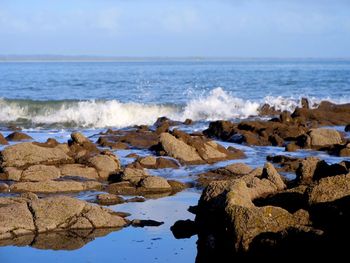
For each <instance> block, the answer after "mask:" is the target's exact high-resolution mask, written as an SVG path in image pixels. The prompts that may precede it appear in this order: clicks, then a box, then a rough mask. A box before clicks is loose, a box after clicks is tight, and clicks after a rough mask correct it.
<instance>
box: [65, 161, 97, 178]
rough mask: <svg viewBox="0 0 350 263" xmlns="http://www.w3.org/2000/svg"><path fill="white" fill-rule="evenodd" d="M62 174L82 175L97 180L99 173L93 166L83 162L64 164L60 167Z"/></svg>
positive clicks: (70, 175)
mask: <svg viewBox="0 0 350 263" xmlns="http://www.w3.org/2000/svg"><path fill="white" fill-rule="evenodd" d="M59 169H60V171H61V176H69V177H75V176H76V177H82V178H86V179H92V180H97V179H99V174H98V173H97V171H96V169H95V168H93V167H88V166H85V165H82V164H64V165H61V166H60V167H59Z"/></svg>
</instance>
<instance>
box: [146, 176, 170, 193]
mask: <svg viewBox="0 0 350 263" xmlns="http://www.w3.org/2000/svg"><path fill="white" fill-rule="evenodd" d="M141 186H142V187H145V188H146V189H157V190H158V189H159V190H160V189H164V190H169V191H171V186H170V184H169V183H168V181H167V180H166V179H164V178H163V177H160V176H147V177H146V178H144V179H143V180H142V181H141Z"/></svg>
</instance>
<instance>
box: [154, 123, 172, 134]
mask: <svg viewBox="0 0 350 263" xmlns="http://www.w3.org/2000/svg"><path fill="white" fill-rule="evenodd" d="M169 128H170V125H169V123H168V122H163V123H162V124H161V125H160V126H158V127H157V129H156V134H161V133H163V132H168V131H169Z"/></svg>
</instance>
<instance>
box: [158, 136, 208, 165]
mask: <svg viewBox="0 0 350 263" xmlns="http://www.w3.org/2000/svg"><path fill="white" fill-rule="evenodd" d="M160 142H161V144H162V147H163V149H164V150H165V152H166V153H167V154H168V155H169V156H171V157H173V158H176V159H178V160H179V161H180V162H183V163H187V164H195V163H203V160H202V158H201V157H200V156H199V154H198V153H197V151H196V149H195V148H193V147H191V146H189V145H187V144H186V143H184V142H183V141H181V140H179V139H176V138H175V137H174V136H173V135H171V134H169V133H162V134H161V135H160Z"/></svg>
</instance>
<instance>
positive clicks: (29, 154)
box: [0, 142, 73, 167]
mask: <svg viewBox="0 0 350 263" xmlns="http://www.w3.org/2000/svg"><path fill="white" fill-rule="evenodd" d="M0 157H1V160H2V163H1V167H23V166H29V165H34V164H58V163H70V162H72V161H73V160H72V158H71V157H69V156H68V155H67V153H66V152H65V151H64V150H63V149H62V147H42V146H39V145H37V144H34V143H31V142H26V143H20V144H16V145H11V146H8V147H6V148H5V149H4V150H3V151H1V155H0Z"/></svg>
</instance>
